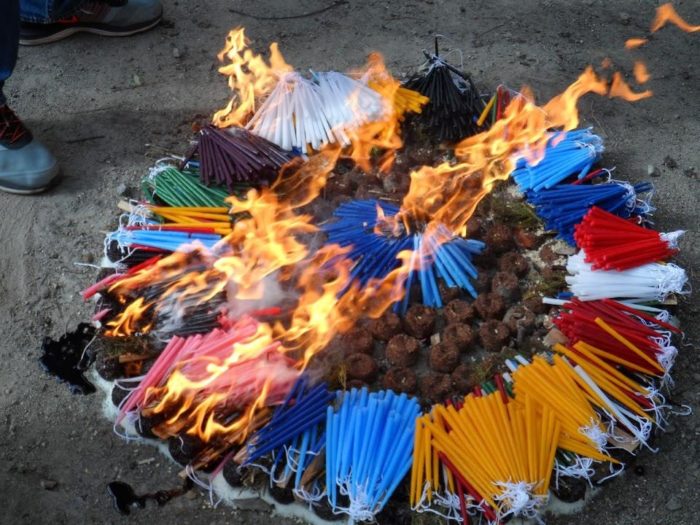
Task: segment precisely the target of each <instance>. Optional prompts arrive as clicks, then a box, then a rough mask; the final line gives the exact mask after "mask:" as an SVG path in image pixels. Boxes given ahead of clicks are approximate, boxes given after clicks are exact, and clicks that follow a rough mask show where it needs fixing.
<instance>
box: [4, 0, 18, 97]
mask: <svg viewBox="0 0 700 525" xmlns="http://www.w3.org/2000/svg"><path fill="white" fill-rule="evenodd" d="M18 47H19V0H2V1H0V107H1V106H4V105H5V103H6V102H7V100H6V99H5V95H4V94H3V90H2V88H3V86H4V85H5V80H7V79H8V78H10V75H11V74H12V70H13V69H14V68H15V63H16V62H17V48H18Z"/></svg>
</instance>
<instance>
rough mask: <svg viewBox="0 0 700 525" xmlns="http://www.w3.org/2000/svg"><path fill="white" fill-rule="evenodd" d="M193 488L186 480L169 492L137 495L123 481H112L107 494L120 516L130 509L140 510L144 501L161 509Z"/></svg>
mask: <svg viewBox="0 0 700 525" xmlns="http://www.w3.org/2000/svg"><path fill="white" fill-rule="evenodd" d="M193 486H194V484H193V483H192V480H191V479H190V478H186V479H185V481H184V483H183V485H182V487H180V488H177V489H171V490H159V491H158V492H153V493H152V494H143V495H139V494H136V492H134V489H133V487H132V486H131V485H129V484H128V483H124V482H123V481H112V482H111V483H109V484H108V485H107V492H109V495H110V496H112V501H113V502H114V508H115V509H117V510H118V511H119V512H120V513H121V514H124V515H128V514H130V513H131V509H132V508H134V507H137V508H139V509H142V508H144V507H145V506H146V501H148V500H149V499H150V500H153V501H155V502H156V503H157V504H158V506H159V507H162V506H163V505H165V504H166V503H167V502H169V501H170V500H171V499H173V498H176V497H178V496H182V495H183V494H185V493H187V492H189V490H190V489H191V488H192V487H193Z"/></svg>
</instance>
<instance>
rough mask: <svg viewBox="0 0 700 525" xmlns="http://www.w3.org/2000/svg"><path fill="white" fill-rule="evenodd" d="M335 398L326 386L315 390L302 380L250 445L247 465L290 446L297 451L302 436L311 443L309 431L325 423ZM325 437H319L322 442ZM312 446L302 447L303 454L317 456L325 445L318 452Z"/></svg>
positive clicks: (314, 387) (305, 379)
mask: <svg viewBox="0 0 700 525" xmlns="http://www.w3.org/2000/svg"><path fill="white" fill-rule="evenodd" d="M335 397H336V394H335V393H334V392H330V391H329V390H328V387H327V386H326V385H325V384H323V383H321V384H318V385H316V386H312V385H310V384H309V381H308V378H307V377H306V376H302V377H301V378H300V379H299V380H298V381H297V383H296V384H295V385H294V387H293V388H292V389H291V390H290V391H289V394H287V398H286V399H285V400H284V402H283V403H282V404H281V405H279V406H278V407H277V408H276V409H275V411H274V412H273V414H272V417H271V418H270V421H269V423H268V424H267V425H265V427H264V428H262V429H261V430H259V431H258V432H257V433H256V434H255V435H254V436H253V437H251V439H250V440H249V441H248V444H247V446H246V447H247V448H246V452H245V460H244V462H243V465H250V464H251V463H253V462H255V461H257V460H258V459H259V458H261V457H263V456H265V455H266V454H269V453H279V452H280V451H281V449H283V448H285V447H286V446H291V447H293V446H294V445H293V443H295V442H296V441H297V438H299V437H300V436H303V437H302V441H303V440H304V439H308V437H309V436H307V435H306V432H307V430H310V429H312V428H313V427H316V426H317V425H318V424H319V423H321V422H325V419H326V409H327V408H328V406H329V405H330V403H331V402H332V401H333V399H335ZM322 437H323V436H322V435H319V436H318V438H319V439H320V438H322ZM308 445H309V443H308V442H306V443H302V445H301V447H302V448H303V449H304V451H303V454H306V452H309V453H310V454H313V455H316V454H318V452H319V451H320V448H321V446H323V443H322V442H321V444H320V446H319V448H318V449H315V450H311V449H307V447H308ZM295 448H296V447H295ZM299 451H300V452H301V449H299ZM300 470H302V471H303V469H300ZM300 475H301V473H300Z"/></svg>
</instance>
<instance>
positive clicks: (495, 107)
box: [476, 86, 525, 128]
mask: <svg viewBox="0 0 700 525" xmlns="http://www.w3.org/2000/svg"><path fill="white" fill-rule="evenodd" d="M515 99H518V100H522V101H524V100H525V98H524V97H523V95H522V94H521V93H518V92H517V91H514V90H512V89H509V88H507V87H506V86H498V87H496V92H495V93H494V94H493V95H492V96H491V98H490V99H489V101H488V103H487V104H486V106H485V107H484V110H483V111H482V112H481V115H480V116H479V119H478V120H477V121H476V125H477V126H478V127H479V128H481V127H482V126H483V125H484V124H486V123H487V121H488V123H489V124H493V123H494V122H496V121H497V120H498V119H500V118H501V117H502V116H503V113H504V112H505V110H506V108H507V107H508V105H509V104H510V103H511V102H512V101H513V100H515Z"/></svg>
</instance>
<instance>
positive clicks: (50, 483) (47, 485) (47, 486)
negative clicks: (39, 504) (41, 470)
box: [41, 479, 58, 490]
mask: <svg viewBox="0 0 700 525" xmlns="http://www.w3.org/2000/svg"><path fill="white" fill-rule="evenodd" d="M56 487H58V481H56V480H53V479H42V480H41V488H42V489H44V490H56Z"/></svg>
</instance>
